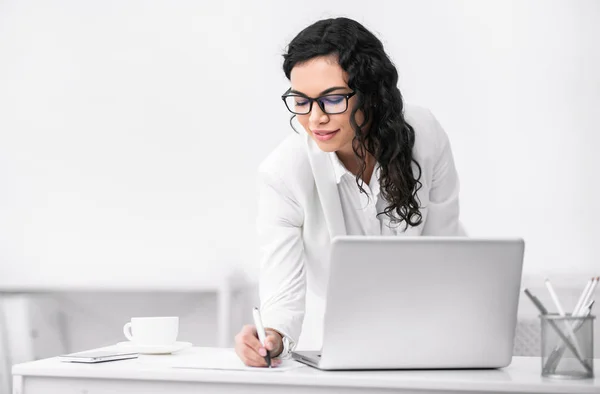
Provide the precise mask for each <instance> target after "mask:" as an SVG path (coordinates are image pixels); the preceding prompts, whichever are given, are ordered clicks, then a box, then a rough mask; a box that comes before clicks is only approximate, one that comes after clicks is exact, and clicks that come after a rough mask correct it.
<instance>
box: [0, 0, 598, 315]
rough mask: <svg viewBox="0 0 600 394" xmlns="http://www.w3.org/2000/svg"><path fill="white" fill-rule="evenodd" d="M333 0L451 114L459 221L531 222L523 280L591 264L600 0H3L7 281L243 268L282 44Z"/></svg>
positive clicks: (0, 108) (281, 85)
mask: <svg viewBox="0 0 600 394" xmlns="http://www.w3.org/2000/svg"><path fill="white" fill-rule="evenodd" d="M337 15H345V16H349V17H352V18H355V19H357V20H359V21H361V22H363V23H364V24H365V25H366V26H367V27H368V28H369V29H371V30H372V31H374V32H375V33H376V34H377V35H378V36H379V37H380V38H381V39H382V40H383V41H384V44H385V46H386V48H387V50H388V52H389V54H390V56H391V58H392V59H393V60H394V62H395V64H396V65H397V67H398V70H399V72H400V74H401V83H400V88H401V91H402V92H403V94H404V97H405V99H406V100H407V101H408V102H413V103H418V104H421V105H426V106H428V107H430V108H431V109H432V110H433V111H434V113H435V114H436V115H437V117H438V118H439V119H440V121H441V123H442V124H443V125H444V127H445V129H446V131H447V132H448V133H449V135H450V138H451V142H452V146H453V149H454V155H455V158H456V162H457V167H458V171H459V175H460V178H461V181H462V212H463V221H464V222H465V224H466V225H467V228H468V230H469V232H470V233H471V234H472V235H520V236H524V237H525V239H526V241H527V252H526V261H525V274H526V276H528V277H532V278H533V279H532V283H533V282H535V283H539V280H541V278H542V277H543V276H545V275H550V276H551V277H553V278H555V279H556V280H557V281H561V280H563V278H565V277H568V278H571V279H570V280H572V282H573V283H576V284H577V285H579V284H580V283H581V284H583V282H584V281H585V279H587V276H589V275H591V274H595V273H596V274H597V271H598V268H599V264H598V261H599V253H600V252H599V251H598V248H597V247H596V244H597V239H600V231H599V230H598V227H597V226H595V222H596V221H597V219H598V218H599V217H600V215H599V214H600V208H599V205H598V204H597V203H596V202H597V201H599V200H600V192H599V191H598V187H597V179H598V176H597V174H596V171H595V169H597V168H600V156H599V155H597V154H596V152H595V151H596V146H597V145H598V143H599V142H600V137H599V130H600V128H599V123H600V122H599V121H598V120H597V117H596V113H595V112H596V109H597V108H598V107H599V106H600V74H599V72H598V70H600V46H598V45H597V37H599V36H600V27H598V24H597V23H596V22H597V20H598V18H599V17H600V3H599V2H597V1H593V0H592V1H568V0H564V1H512V2H511V1H504V0H497V1H476V0H472V1H388V2H383V1H369V2H368V3H365V2H362V1H348V0H344V1H341V0H340V1H329V2H327V3H324V2H322V1H313V0H305V1H303V2H299V3H298V2H296V3H290V2H286V1H276V0H272V1H252V2H246V1H242V0H237V1H233V0H228V1H217V2H203V1H192V0H189V1H178V2H171V1H141V0H138V1H133V0H131V1H103V2H81V1H74V0H73V1H54V2H45V1H39V0H37V1H36V0H28V1H27V0H24V1H15V0H5V1H3V2H1V3H0V283H7V282H11V281H12V282H18V281H23V280H29V281H36V280H37V281H49V280H50V281H51V280H55V281H63V282H61V283H66V281H72V282H75V283H80V282H81V281H82V280H85V278H86V277H89V278H109V277H118V278H121V279H123V278H124V279H123V280H125V281H135V280H137V279H139V278H140V274H139V273H140V272H148V273H149V274H148V275H154V276H155V277H160V275H163V272H162V271H161V270H162V268H163V267H168V268H169V271H168V272H171V273H173V276H174V277H179V278H181V280H182V281H183V280H188V281H193V280H195V278H198V277H201V276H204V275H209V274H210V272H213V271H214V270H219V269H224V268H223V267H230V266H241V267H242V269H244V270H246V272H247V273H249V274H250V275H254V273H255V271H254V268H255V267H256V261H255V249H254V217H255V212H256V211H255V200H254V199H255V194H254V190H255V189H254V179H255V178H254V174H255V171H256V168H257V166H258V164H259V162H260V161H261V160H262V158H264V157H265V156H266V155H267V154H268V152H270V151H271V150H272V149H273V148H274V147H275V146H276V145H277V144H278V143H279V142H280V141H281V140H282V139H284V138H285V137H286V136H287V135H288V134H289V133H291V132H292V130H291V129H290V128H289V125H288V118H289V117H288V113H287V111H286V110H285V108H284V106H283V104H282V103H281V100H280V99H279V96H280V95H281V93H283V91H284V90H285V89H286V88H287V87H288V85H287V81H286V80H285V78H284V76H283V73H282V71H281V61H282V58H281V54H282V53H283V52H284V49H285V45H286V44H287V43H288V42H289V41H290V40H291V39H292V38H293V36H294V35H295V34H296V33H297V32H299V30H300V29H302V28H303V27H305V26H306V25H308V24H309V23H312V22H313V21H315V20H317V19H319V18H323V17H330V16H337ZM142 270H143V271H142ZM168 272H167V274H166V275H168ZM82 278H83V279H82ZM90 324H91V323H90Z"/></svg>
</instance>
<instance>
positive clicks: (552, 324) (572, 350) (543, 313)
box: [524, 289, 592, 372]
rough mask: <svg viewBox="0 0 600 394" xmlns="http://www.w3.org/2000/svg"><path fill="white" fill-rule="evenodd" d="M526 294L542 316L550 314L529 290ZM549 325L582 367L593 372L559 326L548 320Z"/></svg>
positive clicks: (526, 290)
mask: <svg viewBox="0 0 600 394" xmlns="http://www.w3.org/2000/svg"><path fill="white" fill-rule="evenodd" d="M524 292H525V294H526V295H527V297H529V299H530V300H531V301H532V302H533V304H534V305H535V307H536V308H537V309H538V310H539V311H540V313H541V314H542V315H547V314H548V310H547V309H546V308H545V307H544V305H543V304H542V303H541V302H540V300H538V299H537V297H536V296H534V295H533V294H531V292H530V291H529V290H528V289H525V290H524ZM548 323H549V324H550V327H552V328H553V329H554V330H555V331H556V333H557V334H558V336H559V337H560V339H562V340H563V342H564V343H565V345H567V347H568V348H569V350H571V352H573V354H574V355H575V357H576V358H577V360H578V361H579V362H580V363H581V365H583V367H584V368H585V369H586V371H588V372H592V368H591V367H590V366H589V365H588V363H586V362H585V361H584V360H583V359H582V358H581V356H580V355H579V353H578V352H577V349H575V347H574V346H573V344H572V343H571V341H569V338H567V337H566V335H565V334H563V332H562V331H561V330H560V328H558V325H557V324H556V322H554V321H552V320H548Z"/></svg>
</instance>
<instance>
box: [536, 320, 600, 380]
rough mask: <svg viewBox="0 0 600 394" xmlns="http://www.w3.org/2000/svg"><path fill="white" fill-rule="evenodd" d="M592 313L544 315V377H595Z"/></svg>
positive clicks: (542, 326) (542, 325) (542, 323)
mask: <svg viewBox="0 0 600 394" xmlns="http://www.w3.org/2000/svg"><path fill="white" fill-rule="evenodd" d="M595 318H596V317H595V316H592V315H588V316H571V315H570V314H567V315H565V316H561V315H558V314H546V315H540V322H541V328H542V330H541V331H542V341H541V344H542V376H545V377H549V378H558V379H584V378H593V377H594V319H595Z"/></svg>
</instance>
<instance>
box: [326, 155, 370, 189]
mask: <svg viewBox="0 0 600 394" xmlns="http://www.w3.org/2000/svg"><path fill="white" fill-rule="evenodd" d="M329 158H330V159H331V164H332V165H333V171H334V173H335V181H336V183H337V184H338V185H339V183H340V182H341V180H342V177H343V176H344V175H350V176H351V177H352V178H353V179H354V178H356V177H355V175H354V174H353V173H351V172H350V171H348V170H347V169H346V167H345V166H344V163H342V161H341V160H340V158H339V157H338V155H337V154H336V153H335V152H329ZM380 171H381V168H380V166H379V163H375V169H374V170H373V175H372V176H371V182H370V183H369V187H370V188H371V190H372V191H373V194H374V195H378V194H379V172H380Z"/></svg>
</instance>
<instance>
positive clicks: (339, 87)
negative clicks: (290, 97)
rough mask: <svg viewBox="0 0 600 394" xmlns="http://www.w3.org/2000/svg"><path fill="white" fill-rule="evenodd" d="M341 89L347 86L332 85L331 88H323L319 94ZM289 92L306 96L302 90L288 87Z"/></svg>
mask: <svg viewBox="0 0 600 394" xmlns="http://www.w3.org/2000/svg"><path fill="white" fill-rule="evenodd" d="M341 89H348V88H347V87H346V86H334V87H332V88H329V89H325V90H323V91H322V92H321V93H319V96H322V95H324V94H327V93H331V92H333V91H335V90H341ZM290 93H295V94H300V95H302V96H306V94H304V93H302V92H299V91H297V90H294V89H290ZM307 97H308V96H307Z"/></svg>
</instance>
